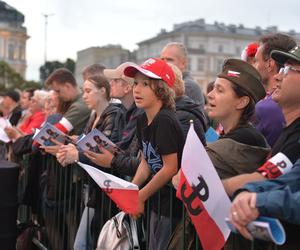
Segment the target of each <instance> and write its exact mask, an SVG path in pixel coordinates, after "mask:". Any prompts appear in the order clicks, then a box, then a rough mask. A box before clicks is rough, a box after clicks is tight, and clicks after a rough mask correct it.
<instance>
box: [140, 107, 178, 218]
mask: <svg viewBox="0 0 300 250" xmlns="http://www.w3.org/2000/svg"><path fill="white" fill-rule="evenodd" d="M137 137H138V140H139V145H140V149H141V150H142V151H143V154H144V157H145V160H146V162H147V164H148V167H149V168H150V171H151V172H152V174H153V175H155V174H156V173H157V172H158V171H159V170H160V169H161V168H162V167H163V161H162V158H161V156H162V155H168V154H172V153H177V159H178V168H179V167H180V164H181V156H182V150H183V144H184V139H183V132H182V129H181V127H180V124H179V122H178V120H177V119H176V117H175V114H174V113H173V112H172V111H170V110H167V109H161V110H160V111H159V112H158V113H157V115H156V116H155V117H154V119H153V121H152V122H151V124H149V125H148V120H147V116H146V114H143V115H141V117H139V119H138V122H137ZM165 167H168V166H165ZM158 193H160V194H159V195H158V194H155V195H154V196H153V197H152V199H151V201H152V202H151V203H152V210H153V211H154V212H156V213H159V211H158V210H159V207H160V213H161V214H162V215H165V216H169V210H170V195H172V200H173V203H172V207H173V215H174V216H176V215H177V212H178V211H180V210H181V209H180V207H181V204H180V202H179V200H178V199H177V198H176V197H175V189H174V188H172V187H171V185H169V184H168V185H166V186H164V187H163V188H161V189H160V192H158ZM158 200H160V206H159V205H158ZM176 210H177V211H176ZM175 211H176V214H174V213H175ZM180 215H181V214H180V213H179V214H178V216H176V217H179V216H180Z"/></svg>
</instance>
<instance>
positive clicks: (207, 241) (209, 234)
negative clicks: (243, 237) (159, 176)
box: [176, 124, 231, 250]
mask: <svg viewBox="0 0 300 250" xmlns="http://www.w3.org/2000/svg"><path fill="white" fill-rule="evenodd" d="M180 171H181V173H180V180H179V185H178V189H177V194H176V195H177V197H178V198H179V199H181V200H182V202H183V203H184V205H185V208H186V210H187V211H188V213H189V216H190V218H191V219H192V222H193V224H194V226H195V229H196V231H197V234H198V236H199V239H200V241H201V244H202V247H203V249H205V250H220V249H221V248H222V247H223V246H224V244H225V242H226V240H227V238H228V236H229V234H230V229H229V228H228V226H227V225H226V222H225V218H226V217H227V216H228V214H229V209H230V206H231V202H230V200H229V198H228V196H227V194H226V192H225V190H224V188H223V184H222V182H221V180H220V178H219V176H218V174H217V172H216V170H215V168H214V166H213V164H212V162H211V160H210V159H209V156H208V155H207V153H206V150H205V148H204V146H203V145H202V143H201V141H200V140H199V138H198V136H197V134H196V132H195V130H194V126H193V124H191V126H190V129H189V132H188V135H187V139H186V143H185V146H184V150H183V156H182V162H181V170H180Z"/></svg>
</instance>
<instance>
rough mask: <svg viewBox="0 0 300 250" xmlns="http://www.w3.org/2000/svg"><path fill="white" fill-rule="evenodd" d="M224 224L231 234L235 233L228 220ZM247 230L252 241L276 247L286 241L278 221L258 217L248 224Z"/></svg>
mask: <svg viewBox="0 0 300 250" xmlns="http://www.w3.org/2000/svg"><path fill="white" fill-rule="evenodd" d="M226 223H227V225H228V227H229V228H230V230H231V231H232V232H234V233H237V230H236V229H235V227H234V226H233V225H232V224H231V223H230V221H229V219H228V218H226ZM247 229H248V231H249V233H250V234H251V235H252V237H253V238H254V239H259V240H264V241H272V242H274V243H275V244H277V245H282V244H283V243H284V242H285V239H286V235H285V231H284V228H283V226H282V225H281V223H280V221H279V220H278V219H274V218H269V217H264V216H260V217H258V218H257V219H256V220H255V221H252V222H250V223H249V224H248V225H247Z"/></svg>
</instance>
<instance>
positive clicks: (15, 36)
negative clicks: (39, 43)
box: [0, 1, 29, 78]
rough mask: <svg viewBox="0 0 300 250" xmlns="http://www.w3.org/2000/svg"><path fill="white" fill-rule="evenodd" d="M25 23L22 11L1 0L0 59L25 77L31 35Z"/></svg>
mask: <svg viewBox="0 0 300 250" xmlns="http://www.w3.org/2000/svg"><path fill="white" fill-rule="evenodd" d="M23 23H24V15H23V14H22V13H20V12H19V11H17V10H16V9H15V8H13V7H11V6H9V5H8V4H6V3H5V2H3V1H0V60H3V61H5V62H7V63H8V64H9V65H10V66H11V67H12V68H13V69H14V70H15V71H16V72H18V73H19V74H20V75H21V76H23V77H24V78H25V75H26V41H27V39H28V38H29V37H28V35H27V30H26V28H25V27H24V26H23Z"/></svg>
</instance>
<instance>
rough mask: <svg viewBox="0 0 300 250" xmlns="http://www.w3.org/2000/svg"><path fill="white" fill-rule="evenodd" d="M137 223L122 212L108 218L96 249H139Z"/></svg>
mask: <svg viewBox="0 0 300 250" xmlns="http://www.w3.org/2000/svg"><path fill="white" fill-rule="evenodd" d="M139 249H140V246H139V241H138V234H137V224H136V221H135V220H134V219H132V218H131V217H130V216H129V215H128V214H125V213H124V212H120V213H118V214H117V215H115V216H114V217H112V218H111V219H110V220H108V221H107V222H106V223H105V224H104V226H103V227H102V230H101V232H100V235H99V238H98V242H97V249H96V250H139Z"/></svg>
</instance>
